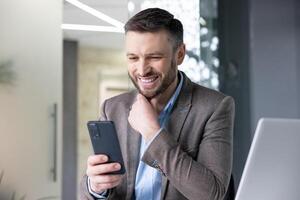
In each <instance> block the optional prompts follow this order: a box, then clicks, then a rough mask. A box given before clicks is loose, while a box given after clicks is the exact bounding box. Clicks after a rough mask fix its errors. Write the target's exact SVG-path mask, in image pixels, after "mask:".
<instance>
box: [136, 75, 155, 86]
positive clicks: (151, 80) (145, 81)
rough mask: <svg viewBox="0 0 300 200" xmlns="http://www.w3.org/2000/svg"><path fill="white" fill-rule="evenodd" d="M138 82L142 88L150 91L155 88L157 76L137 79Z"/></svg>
mask: <svg viewBox="0 0 300 200" xmlns="http://www.w3.org/2000/svg"><path fill="white" fill-rule="evenodd" d="M138 80H139V82H140V84H141V86H142V87H143V88H145V89H150V88H152V87H154V86H155V83H156V80H158V76H157V75H155V76H148V77H138Z"/></svg>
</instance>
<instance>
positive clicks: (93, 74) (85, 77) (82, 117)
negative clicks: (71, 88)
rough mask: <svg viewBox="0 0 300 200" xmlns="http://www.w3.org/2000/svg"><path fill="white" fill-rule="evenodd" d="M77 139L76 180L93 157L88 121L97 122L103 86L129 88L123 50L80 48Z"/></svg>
mask: <svg viewBox="0 0 300 200" xmlns="http://www.w3.org/2000/svg"><path fill="white" fill-rule="evenodd" d="M78 58H79V60H78V62H79V63H78V107H77V109H78V125H77V130H78V135H77V150H78V154H77V164H78V171H77V179H78V181H80V180H81V178H82V176H83V174H85V172H86V162H87V158H88V156H89V155H91V154H92V153H93V151H92V146H91V142H90V138H89V133H88V130H87V126H86V124H87V121H89V120H97V119H98V118H99V114H100V110H99V107H100V104H101V99H104V98H105V97H103V96H101V94H100V93H101V91H100V90H101V86H102V85H104V84H106V83H111V84H115V83H117V84H118V83H119V82H120V81H121V84H122V85H123V86H125V87H126V86H127V85H128V82H129V79H128V76H127V65H126V62H125V61H126V60H125V58H126V57H125V53H124V52H123V51H120V50H110V49H98V48H93V47H79V54H78Z"/></svg>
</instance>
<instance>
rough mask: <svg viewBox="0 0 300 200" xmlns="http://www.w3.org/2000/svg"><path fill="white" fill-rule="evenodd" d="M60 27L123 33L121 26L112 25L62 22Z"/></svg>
mask: <svg viewBox="0 0 300 200" xmlns="http://www.w3.org/2000/svg"><path fill="white" fill-rule="evenodd" d="M61 28H62V29H65V30H78V31H98V32H115V33H124V30H123V28H118V27H114V26H93V25H83V24H62V25H61Z"/></svg>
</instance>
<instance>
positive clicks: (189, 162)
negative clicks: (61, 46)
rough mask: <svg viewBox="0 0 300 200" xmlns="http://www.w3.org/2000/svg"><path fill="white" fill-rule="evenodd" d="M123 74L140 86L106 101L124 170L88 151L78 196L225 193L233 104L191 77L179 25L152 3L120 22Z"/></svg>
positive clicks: (211, 198) (212, 196)
mask: <svg viewBox="0 0 300 200" xmlns="http://www.w3.org/2000/svg"><path fill="white" fill-rule="evenodd" d="M125 34H126V35H125V36H126V37H125V41H126V55H127V62H128V74H129V76H130V78H131V80H132V82H133V83H134V85H135V87H136V88H137V91H132V92H129V93H125V94H122V95H119V96H116V97H113V98H111V99H109V100H107V101H106V102H105V103H104V104H103V107H102V108H103V109H102V113H101V120H112V121H114V123H115V125H116V129H117V132H118V137H119V141H120V146H121V150H122V154H123V157H124V161H125V167H126V170H127V172H126V174H125V175H105V174H107V173H109V172H112V171H117V170H119V169H120V165H119V164H118V163H107V159H108V158H107V156H105V155H92V156H90V157H89V158H88V161H87V176H85V177H84V178H83V181H82V183H81V189H80V198H81V199H128V200H130V199H139V200H141V199H142V200H144V199H145V200H148V199H149V200H151V199H153V200H158V199H170V200H177V199H197V200H198V199H200V200H207V199H209V200H216V199H223V197H224V194H225V192H226V190H227V187H228V183H229V179H230V175H231V167H232V129H233V116H234V102H233V99H232V98H231V97H229V96H225V95H224V94H221V93H219V92H216V91H213V90H210V89H207V88H204V87H202V86H199V85H197V84H194V83H192V82H191V81H190V80H189V79H188V78H187V77H186V76H185V74H184V73H183V72H180V71H178V65H180V64H181V63H182V62H183V59H184V55H185V46H184V43H183V28H182V24H181V22H180V21H179V20H177V19H174V17H173V15H172V14H170V13H169V12H167V11H165V10H162V9H158V8H151V9H146V10H143V11H141V12H140V13H138V14H136V15H135V16H134V17H132V18H131V19H130V20H129V21H128V22H127V23H126V25H125Z"/></svg>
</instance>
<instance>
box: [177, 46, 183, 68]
mask: <svg viewBox="0 0 300 200" xmlns="http://www.w3.org/2000/svg"><path fill="white" fill-rule="evenodd" d="M184 56H185V44H181V45H180V46H179V47H178V48H177V50H176V61H177V65H181V64H182V62H183V59H184Z"/></svg>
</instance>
